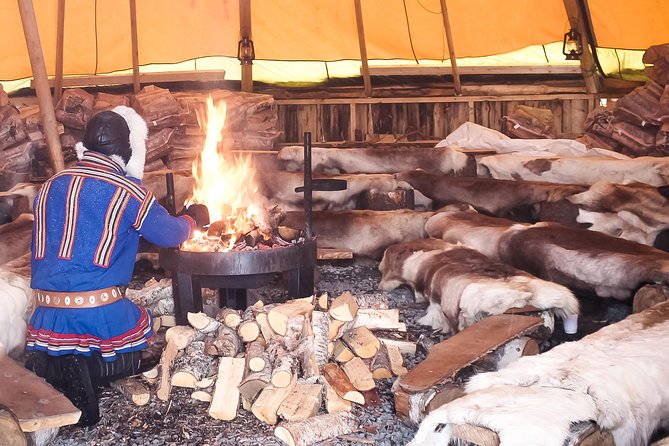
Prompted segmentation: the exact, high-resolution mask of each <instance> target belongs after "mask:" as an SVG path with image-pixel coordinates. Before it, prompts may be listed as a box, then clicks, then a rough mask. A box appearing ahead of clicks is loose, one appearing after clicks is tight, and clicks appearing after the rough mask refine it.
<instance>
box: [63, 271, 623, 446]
mask: <svg viewBox="0 0 669 446" xmlns="http://www.w3.org/2000/svg"><path fill="white" fill-rule="evenodd" d="M152 273H153V272H150V273H149V276H150V275H151V274H152ZM146 278H147V273H146V272H142V273H140V274H138V275H137V276H136V280H138V281H140V282H143V281H144V280H145V279H146ZM380 278H381V275H380V273H379V271H378V262H374V261H368V260H363V261H356V262H353V261H338V262H333V263H329V264H323V265H320V281H319V282H318V284H317V288H318V290H319V291H327V292H329V293H330V295H331V296H337V295H339V294H340V293H341V292H343V291H347V290H348V291H351V292H352V293H353V295H354V296H356V298H357V299H358V301H359V302H360V305H361V306H375V307H380V308H384V307H386V308H399V309H400V319H401V320H402V321H403V322H405V323H406V324H407V326H408V332H407V334H406V337H407V339H410V340H413V341H417V343H418V350H417V354H416V356H415V357H413V358H405V360H406V362H407V364H406V365H407V367H408V368H409V369H410V368H412V367H414V366H415V364H416V363H417V362H419V361H420V360H422V359H424V357H425V355H426V351H427V349H428V348H429V347H430V346H431V345H432V344H434V343H436V342H439V341H441V340H442V339H443V338H444V336H443V335H441V334H436V333H433V332H431V331H429V330H426V329H425V328H421V327H418V326H417V324H416V323H415V320H416V319H417V318H418V317H420V316H422V314H423V311H424V308H425V305H424V304H415V303H414V302H413V295H412V293H411V292H410V291H409V290H407V289H399V290H395V291H393V292H390V293H387V292H382V291H379V290H378V284H379V281H380ZM249 294H250V296H249V297H250V300H252V299H254V298H256V297H259V298H262V299H263V301H272V300H276V299H278V298H281V297H283V296H284V291H283V288H282V287H281V283H277V284H274V285H273V286H267V287H265V288H262V289H260V290H254V291H253V292H252V293H249ZM584 309H585V310H586V311H585V313H586V314H584V315H583V316H582V319H581V325H580V330H579V334H578V335H574V336H567V335H564V332H563V331H562V327H561V324H558V325H559V326H558V327H557V328H556V333H555V334H554V336H553V337H552V338H551V340H550V341H549V342H548V343H546V344H545V345H543V346H542V349H547V348H551V347H552V346H554V345H557V344H559V343H561V342H564V341H568V340H574V339H577V338H580V337H581V336H583V335H584V334H587V333H589V332H592V331H595V330H596V329H598V328H599V327H601V326H602V325H605V324H608V323H611V322H615V321H616V320H620V319H622V318H624V317H625V316H626V315H627V314H629V308H628V307H627V306H626V305H623V304H615V305H603V304H602V303H601V302H595V301H593V303H592V304H587V305H584ZM391 384H392V382H391V380H383V381H378V387H379V395H380V401H381V402H380V405H378V406H376V407H357V408H356V409H355V414H356V415H357V416H358V417H359V419H360V426H361V429H360V431H359V432H357V433H355V434H353V435H351V436H348V437H347V438H344V439H342V438H339V439H334V440H330V441H325V442H322V443H319V444H320V445H360V444H374V445H381V446H391V445H392V446H396V445H404V444H406V443H407V442H408V441H409V440H411V438H412V437H413V435H414V434H415V431H416V430H415V428H413V427H410V426H408V425H406V424H404V422H402V420H400V419H399V418H398V417H397V416H395V411H394V403H393V398H392V393H391V391H390V387H391ZM152 390H155V387H154V388H153V389H152ZM207 407H208V405H207V403H202V402H198V401H195V400H192V399H191V398H190V391H188V390H187V389H178V388H177V389H173V393H172V398H171V400H170V401H169V402H163V401H160V400H158V399H157V398H156V397H155V394H154V395H153V396H152V398H151V402H150V403H149V404H148V405H146V406H143V407H136V406H134V405H133V404H131V403H129V402H128V401H127V400H126V399H125V398H124V397H123V396H121V395H120V394H119V393H117V392H116V391H113V390H111V389H110V388H104V389H102V394H101V413H102V420H101V421H100V423H99V424H98V425H96V426H94V427H92V428H87V429H83V428H77V427H67V428H63V429H61V430H60V432H59V434H58V436H57V437H56V439H55V441H54V442H53V443H52V444H53V445H55V446H75V445H82V446H83V445H137V446H140V445H141V446H145V445H155V446H160V445H175V446H176V445H198V446H206V445H212V446H213V445H260V444H262V445H263V446H274V445H282V444H283V443H282V442H281V441H279V440H277V439H276V438H275V437H274V435H273V432H272V427H270V426H268V425H266V424H264V423H262V422H260V421H259V420H257V419H256V418H255V417H254V416H253V415H252V414H250V413H248V412H246V411H244V410H241V409H240V410H239V415H238V417H237V418H236V419H235V420H234V421H232V422H222V421H218V420H215V419H213V418H211V417H209V416H208V415H207V413H206V411H207Z"/></svg>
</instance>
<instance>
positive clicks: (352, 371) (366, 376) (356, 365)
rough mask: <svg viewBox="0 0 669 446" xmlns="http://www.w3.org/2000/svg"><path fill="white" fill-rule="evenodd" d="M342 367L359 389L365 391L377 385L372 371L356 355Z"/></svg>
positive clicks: (354, 385)
mask: <svg viewBox="0 0 669 446" xmlns="http://www.w3.org/2000/svg"><path fill="white" fill-rule="evenodd" d="M342 369H343V370H344V373H346V376H348V379H349V380H350V381H351V384H353V387H355V388H356V389H357V390H359V391H361V392H365V391H367V390H372V389H373V388H375V387H376V383H375V382H374V377H373V376H372V372H370V371H369V367H367V364H365V363H364V362H363V361H362V359H361V358H358V357H355V358H353V359H351V360H350V361H349V362H347V363H346V364H344V365H343V367H342Z"/></svg>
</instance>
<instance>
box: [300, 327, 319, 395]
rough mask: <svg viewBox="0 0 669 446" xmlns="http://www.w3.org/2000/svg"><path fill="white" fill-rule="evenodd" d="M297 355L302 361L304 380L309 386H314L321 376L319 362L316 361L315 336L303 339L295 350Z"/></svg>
mask: <svg viewBox="0 0 669 446" xmlns="http://www.w3.org/2000/svg"><path fill="white" fill-rule="evenodd" d="M295 354H296V355H297V356H298V357H299V359H300V365H301V367H302V378H303V379H305V380H306V381H307V382H308V383H309V384H313V383H314V382H315V381H316V379H317V378H318V377H319V376H320V374H321V372H320V368H319V367H318V362H317V361H316V354H315V353H314V337H313V335H310V336H307V337H304V338H302V340H301V341H300V345H299V346H298V347H297V348H296V349H295Z"/></svg>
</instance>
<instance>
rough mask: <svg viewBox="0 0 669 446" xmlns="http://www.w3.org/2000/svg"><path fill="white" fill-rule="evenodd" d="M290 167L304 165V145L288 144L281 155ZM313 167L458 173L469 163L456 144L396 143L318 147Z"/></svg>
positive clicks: (339, 170) (332, 170) (329, 170)
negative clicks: (370, 146)
mask: <svg viewBox="0 0 669 446" xmlns="http://www.w3.org/2000/svg"><path fill="white" fill-rule="evenodd" d="M277 156H278V158H279V159H280V160H282V161H283V162H284V163H285V168H286V170H289V171H298V170H302V169H303V165H304V148H303V147H301V146H289V147H284V148H282V149H281V150H280V151H279V154H278V155H277ZM311 163H312V168H313V170H314V171H316V172H321V171H322V172H325V173H326V174H329V175H335V174H340V173H396V172H401V171H403V170H407V169H422V170H425V171H428V172H435V173H458V172H460V171H462V170H463V169H464V168H465V167H466V166H467V155H466V154H464V153H462V152H461V151H459V150H458V149H457V148H454V147H439V148H417V147H393V148H383V149H381V148H379V149H357V148H349V149H328V148H324V147H314V148H313V149H312V151H311Z"/></svg>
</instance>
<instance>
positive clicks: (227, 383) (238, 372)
mask: <svg viewBox="0 0 669 446" xmlns="http://www.w3.org/2000/svg"><path fill="white" fill-rule="evenodd" d="M244 363H245V361H244V359H241V358H228V357H222V358H221V359H219V363H218V375H217V377H216V386H215V388H214V394H213V396H212V398H211V404H210V405H209V410H208V412H207V413H208V414H209V416H210V417H212V418H215V419H217V420H226V421H230V420H234V419H235V417H236V416H237V407H238V406H239V388H238V387H237V386H239V383H240V382H241V381H242V376H244Z"/></svg>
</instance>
